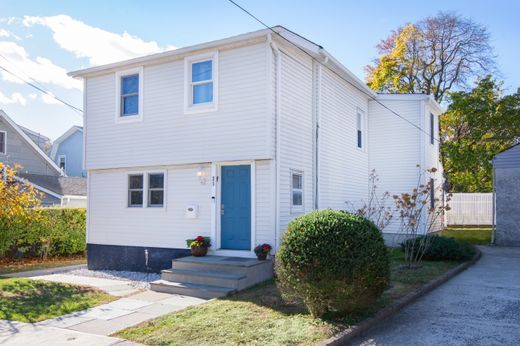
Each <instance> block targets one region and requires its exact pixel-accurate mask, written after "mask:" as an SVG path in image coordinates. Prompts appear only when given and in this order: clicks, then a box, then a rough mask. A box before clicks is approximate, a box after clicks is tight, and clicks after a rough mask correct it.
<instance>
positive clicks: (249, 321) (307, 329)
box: [117, 249, 459, 345]
mask: <svg viewBox="0 0 520 346" xmlns="http://www.w3.org/2000/svg"><path fill="white" fill-rule="evenodd" d="M390 253H391V259H392V280H391V285H390V287H389V289H387V290H386V291H385V293H384V294H383V296H382V297H381V299H380V301H379V302H378V303H377V304H376V305H375V306H374V309H373V310H372V311H368V312H367V314H366V315H365V316H357V317H355V318H349V319H343V320H333V321H325V320H320V319H316V318H313V317H312V316H311V315H310V314H309V313H308V312H307V310H306V309H305V307H304V306H303V305H302V304H299V303H296V302H285V301H284V300H283V299H282V298H281V296H280V292H279V291H278V289H277V287H276V284H275V283H274V281H268V282H266V283H263V284H260V285H258V286H255V287H253V288H251V289H249V290H246V291H242V292H239V293H237V294H235V295H233V296H231V297H227V298H221V299H217V300H213V301H210V302H208V303H205V304H202V305H198V306H195V307H191V308H188V309H185V310H182V311H179V312H176V313H173V314H169V315H166V316H164V317H161V318H158V319H156V320H153V321H150V322H147V323H144V324H141V325H138V326H136V327H133V328H129V329H126V330H123V331H121V332H119V333H117V336H118V337H122V338H126V339H130V340H132V341H135V342H138V343H143V344H147V345H224V344H225V345H244V344H247V345H315V344H318V343H320V342H321V341H323V340H324V339H327V338H329V337H330V336H332V335H334V334H335V333H337V332H338V331H339V330H341V329H344V328H345V327H346V326H348V325H350V324H353V323H356V322H359V321H360V320H361V319H362V318H365V317H367V316H368V315H370V314H373V313H374V312H375V311H377V310H378V309H381V308H382V307H384V306H386V305H388V304H390V303H392V302H393V301H395V300H396V299H399V298H401V297H403V296H404V295H406V294H407V293H409V292H410V291H411V290H413V289H415V288H417V287H419V286H421V285H423V284H425V283H427V282H429V281H430V280H432V279H433V278H435V277H437V276H439V275H440V274H442V273H444V272H446V271H447V270H449V269H451V268H453V267H454V266H456V265H457V264H459V263H458V262H449V261H446V262H442V261H440V262H424V264H423V265H422V266H421V267H420V268H416V269H406V268H404V266H403V264H404V262H403V255H402V252H401V251H399V250H397V249H393V250H391V252H390Z"/></svg>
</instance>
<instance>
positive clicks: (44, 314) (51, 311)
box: [0, 279, 116, 322]
mask: <svg viewBox="0 0 520 346" xmlns="http://www.w3.org/2000/svg"><path fill="white" fill-rule="evenodd" d="M114 299H116V298H115V297H113V296H111V295H109V294H106V293H104V292H102V291H100V290H97V289H94V288H90V287H84V286H77V285H69V284H61V283H56V282H48V281H41V280H30V279H0V320H11V321H20V322H38V321H42V320H45V319H48V318H53V317H57V316H61V315H65V314H68V313H71V312H74V311H79V310H83V309H87V308H91V307H94V306H96V305H99V304H104V303H107V302H110V301H112V300H114Z"/></svg>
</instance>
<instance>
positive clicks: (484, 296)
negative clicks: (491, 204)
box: [353, 247, 520, 346]
mask: <svg viewBox="0 0 520 346" xmlns="http://www.w3.org/2000/svg"><path fill="white" fill-rule="evenodd" d="M480 249H481V251H482V258H481V259H480V261H479V262H477V263H476V264H475V265H473V266H472V267H470V268H469V269H467V270H466V271H464V272H462V273H461V274H459V275H458V276H456V277H454V278H453V279H451V280H450V281H448V282H447V283H446V284H444V285H443V286H441V287H439V288H437V289H436V290H434V291H433V292H431V293H429V294H428V295H426V296H424V297H423V298H421V299H419V300H418V301H417V302H415V303H414V304H412V305H410V306H408V307H407V308H405V309H403V310H402V311H401V312H400V313H399V314H397V315H395V316H394V317H392V318H390V319H389V320H387V321H386V322H385V323H384V324H383V325H381V326H379V327H378V328H376V329H372V330H371V331H369V333H368V335H364V336H362V337H360V338H358V339H357V340H355V341H354V343H353V344H354V345H364V346H366V345H400V346H405V345H414V346H415V345H443V346H449V345H471V346H477V345H486V346H487V345H520V247H519V248H504V247H481V248H480Z"/></svg>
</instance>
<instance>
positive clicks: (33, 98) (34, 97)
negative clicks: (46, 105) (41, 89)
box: [27, 93, 38, 100]
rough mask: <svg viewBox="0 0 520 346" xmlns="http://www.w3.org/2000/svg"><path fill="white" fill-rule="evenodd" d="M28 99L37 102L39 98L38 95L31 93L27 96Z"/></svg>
mask: <svg viewBox="0 0 520 346" xmlns="http://www.w3.org/2000/svg"><path fill="white" fill-rule="evenodd" d="M27 97H28V98H30V99H31V100H36V99H37V98H38V94H37V93H30V94H29V95H27Z"/></svg>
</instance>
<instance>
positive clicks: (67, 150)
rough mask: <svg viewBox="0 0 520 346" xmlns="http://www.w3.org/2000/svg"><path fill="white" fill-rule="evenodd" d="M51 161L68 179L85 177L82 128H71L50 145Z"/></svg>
mask: <svg viewBox="0 0 520 346" xmlns="http://www.w3.org/2000/svg"><path fill="white" fill-rule="evenodd" d="M50 156H51V159H52V160H53V161H54V162H55V163H56V164H57V165H58V167H60V168H61V169H62V170H63V171H64V172H65V174H66V175H67V176H69V177H86V176H87V172H86V171H85V170H84V169H83V128H82V127H80V126H73V127H71V128H70V129H69V130H68V131H67V132H65V133H64V134H63V135H61V136H60V137H59V138H58V139H56V140H55V141H54V143H53V144H52V149H51V151H50Z"/></svg>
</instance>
